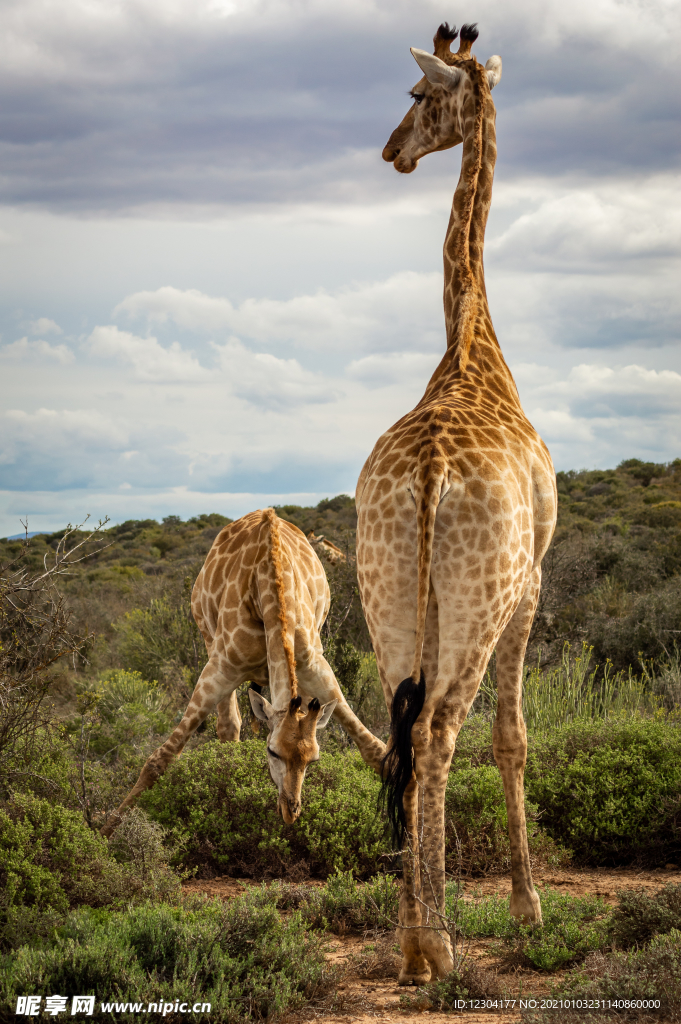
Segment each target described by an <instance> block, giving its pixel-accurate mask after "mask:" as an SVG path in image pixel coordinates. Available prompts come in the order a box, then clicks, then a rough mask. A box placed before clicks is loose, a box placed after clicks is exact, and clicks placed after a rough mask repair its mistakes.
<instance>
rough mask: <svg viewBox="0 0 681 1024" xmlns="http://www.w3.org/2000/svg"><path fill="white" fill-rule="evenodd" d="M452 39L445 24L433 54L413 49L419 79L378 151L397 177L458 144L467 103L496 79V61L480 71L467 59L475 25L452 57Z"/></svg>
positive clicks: (475, 34)
mask: <svg viewBox="0 0 681 1024" xmlns="http://www.w3.org/2000/svg"><path fill="white" fill-rule="evenodd" d="M456 36H457V32H456V29H454V28H452V29H450V27H449V25H448V24H447V22H445V23H444V24H443V25H440V27H439V29H438V30H437V32H436V34H435V38H434V39H433V42H434V44H435V51H434V53H432V54H431V53H426V51H425V50H416V49H414V48H413V47H412V50H411V52H412V55H413V57H414V60H415V61H416V63H417V64H418V66H419V67H420V68H421V71H423V78H422V79H421V80H420V82H417V83H416V85H415V86H414V88H413V89H411V91H410V93H409V95H410V96H411V97H412V99H413V101H414V103H413V105H412V107H411V108H410V109H409V110H408V111H407V114H406V115H405V117H404V119H403V120H402V122H401V124H399V125H398V127H397V128H396V129H395V131H394V132H393V133H392V135H391V136H390V138H389V140H388V144H387V146H386V147H385V149H384V150H383V159H384V160H387V162H388V163H392V164H393V165H394V167H395V170H396V171H399V172H400V173H401V174H411V172H412V171H413V170H414V169H415V167H416V165H417V164H418V162H419V160H420V159H421V157H422V156H426V155H427V154H428V153H436V152H439V151H440V150H442V149H451V148H452V146H456V145H458V144H459V143H460V142H462V141H463V135H464V124H465V120H466V114H467V111H465V110H464V108H465V106H466V100H467V99H468V98H469V97H471V96H473V97H477V96H479V93H480V90H481V89H482V90H484V91H489V90H491V89H493V88H494V86H495V85H496V84H497V82H498V81H499V79H500V78H501V57H490V59H489V60H488V61H487V63H486V64H485V67H484V69H483V68H482V67H481V65H480V64H478V62H477V60H476V59H475V57H474V56H472V55H471V46H472V45H473V42H474V41H475V40H476V39H477V37H478V30H477V27H476V26H475V25H463V26H462V28H461V43H460V46H459V49H458V51H457V53H451V51H450V44H451V42H452V40H453V39H456ZM490 102H491V100H490Z"/></svg>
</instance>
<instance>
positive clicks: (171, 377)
mask: <svg viewBox="0 0 681 1024" xmlns="http://www.w3.org/2000/svg"><path fill="white" fill-rule="evenodd" d="M86 345H87V346H88V348H89V350H90V352H92V353H93V354H94V355H97V356H102V357H105V358H106V357H109V358H113V359H118V360H120V361H121V362H124V363H128V364H129V365H131V366H132V367H133V370H134V372H135V376H136V377H137V378H139V379H140V380H146V381H187V382H188V381H201V380H205V379H206V378H207V377H208V371H207V370H205V369H204V368H203V367H202V366H201V365H200V363H199V362H198V360H197V359H196V357H195V356H194V355H192V353H191V352H185V351H184V349H183V348H182V347H181V345H180V344H179V343H178V342H173V344H172V345H171V346H170V347H169V348H164V347H163V346H162V345H160V344H159V342H158V339H157V338H154V337H151V336H150V337H147V338H140V337H138V336H137V335H136V334H131V333H130V332H129V331H121V330H119V329H118V327H114V326H113V325H109V326H106V327H95V329H94V330H93V332H92V334H91V335H90V337H89V338H88V339H87V342H86Z"/></svg>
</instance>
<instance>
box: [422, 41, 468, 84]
mask: <svg viewBox="0 0 681 1024" xmlns="http://www.w3.org/2000/svg"><path fill="white" fill-rule="evenodd" d="M411 55H412V57H413V58H414V60H415V61H416V63H417V64H418V66H419V67H420V68H421V71H423V73H424V75H425V76H426V78H427V79H428V81H429V82H430V84H431V85H444V87H445V88H446V89H455V88H456V86H457V85H458V84H459V82H460V81H461V71H460V70H459V68H452V67H450V66H449V64H445V62H444V61H443V60H440V58H439V57H436V56H435V54H434V53H427V52H426V51H425V50H417V49H416V47H414V46H412V48H411Z"/></svg>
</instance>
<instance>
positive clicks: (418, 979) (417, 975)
mask: <svg viewBox="0 0 681 1024" xmlns="http://www.w3.org/2000/svg"><path fill="white" fill-rule="evenodd" d="M429 981H430V967H429V966H428V964H426V965H425V968H422V969H419V970H414V969H413V968H411V969H410V968H408V967H403V968H402V970H401V971H400V976H399V978H398V979H397V984H398V985H427V984H428V982H429Z"/></svg>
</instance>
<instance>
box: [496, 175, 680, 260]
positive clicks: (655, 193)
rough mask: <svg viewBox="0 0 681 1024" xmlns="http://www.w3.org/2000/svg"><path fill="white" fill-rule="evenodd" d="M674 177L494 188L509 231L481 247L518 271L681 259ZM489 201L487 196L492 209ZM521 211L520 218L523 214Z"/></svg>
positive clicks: (676, 179) (677, 178) (677, 182)
mask: <svg viewBox="0 0 681 1024" xmlns="http://www.w3.org/2000/svg"><path fill="white" fill-rule="evenodd" d="M680 190H681V175H674V174H667V175H653V176H651V177H648V178H644V179H640V180H632V179H629V180H626V181H623V180H614V181H605V182H595V181H594V182H590V183H588V184H587V183H585V182H565V183H561V182H555V183H554V182H550V181H549V180H546V179H544V180H543V181H536V182H531V181H529V182H521V183H516V184H512V185H507V186H505V187H503V188H501V189H499V190H498V192H499V193H500V194H499V203H498V206H499V207H500V209H502V210H506V211H512V212H513V213H515V215H516V216H515V218H514V219H513V221H512V223H511V224H510V225H509V227H508V228H507V229H506V230H505V231H503V232H502V233H501V234H499V235H498V236H497V237H496V238H493V239H490V240H489V241H488V244H487V253H488V255H489V256H490V257H492V258H493V260H494V261H495V262H499V261H504V262H505V263H509V262H515V263H516V264H517V263H518V262H519V261H521V260H522V264H523V269H524V270H527V269H528V265H529V267H532V268H534V269H537V268H541V269H542V270H551V269H553V270H554V271H555V270H565V269H573V268H574V267H575V266H576V267H578V268H579V269H580V270H581V271H582V272H583V271H584V270H585V269H586V268H587V267H588V268H592V267H593V268H598V269H599V270H600V271H602V270H603V268H604V267H605V268H608V269H612V268H613V265H615V266H616V265H617V264H620V263H621V262H622V261H629V262H631V261H632V260H635V259H645V260H649V259H650V258H651V257H653V258H668V257H677V258H678V257H680V256H681V202H680V201H679V192H680ZM496 202H497V196H496V195H495V203H496ZM523 208H524V210H525V211H527V212H523Z"/></svg>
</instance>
